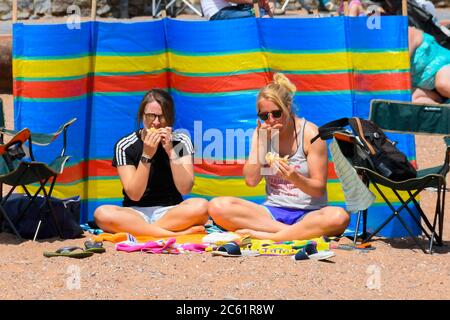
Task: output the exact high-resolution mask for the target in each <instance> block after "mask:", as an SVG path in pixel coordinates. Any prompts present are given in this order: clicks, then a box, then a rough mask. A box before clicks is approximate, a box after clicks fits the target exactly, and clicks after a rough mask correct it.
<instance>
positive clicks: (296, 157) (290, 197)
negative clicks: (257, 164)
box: [264, 118, 328, 210]
mask: <svg viewBox="0 0 450 320" xmlns="http://www.w3.org/2000/svg"><path fill="white" fill-rule="evenodd" d="M305 126H306V120H305V119H304V118H302V125H301V128H300V130H299V132H298V133H297V150H296V152H295V153H294V154H293V155H291V156H290V157H289V158H288V159H289V165H291V166H294V167H295V168H296V169H297V172H299V173H300V174H301V175H302V176H304V177H307V178H309V168H308V163H307V161H306V156H305V153H304V151H303V136H304V131H305ZM275 152H277V150H275ZM265 179H266V194H267V198H266V201H265V202H264V204H265V205H268V206H274V207H285V208H298V209H305V210H316V209H320V208H323V207H325V206H326V205H327V199H328V197H327V193H326V192H325V194H324V195H323V196H322V197H319V198H315V197H311V196H310V195H308V194H306V193H304V192H303V191H302V190H300V189H298V188H296V187H295V186H294V184H293V183H291V182H289V181H287V180H284V179H282V178H279V177H277V176H276V175H267V176H265Z"/></svg>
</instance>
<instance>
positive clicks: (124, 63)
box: [95, 53, 168, 72]
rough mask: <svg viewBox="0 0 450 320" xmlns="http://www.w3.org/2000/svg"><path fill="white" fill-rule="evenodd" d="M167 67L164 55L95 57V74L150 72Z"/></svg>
mask: <svg viewBox="0 0 450 320" xmlns="http://www.w3.org/2000/svg"><path fill="white" fill-rule="evenodd" d="M167 66H168V64H167V58H166V54H165V53H162V54H156V55H151V56H96V57H95V72H152V71H157V70H161V69H165V68H167Z"/></svg>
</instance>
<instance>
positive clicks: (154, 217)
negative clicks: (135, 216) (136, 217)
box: [128, 206, 176, 223]
mask: <svg viewBox="0 0 450 320" xmlns="http://www.w3.org/2000/svg"><path fill="white" fill-rule="evenodd" d="M174 207H176V206H168V207H162V206H154V207H128V208H130V209H133V210H134V211H136V212H137V213H139V214H140V216H141V217H142V218H143V219H144V220H145V221H146V222H148V223H155V222H156V221H158V220H159V219H161V218H162V217H164V215H165V214H166V213H167V211H169V210H170V209H172V208H174Z"/></svg>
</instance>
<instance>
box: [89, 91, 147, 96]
mask: <svg viewBox="0 0 450 320" xmlns="http://www.w3.org/2000/svg"><path fill="white" fill-rule="evenodd" d="M147 92H148V91H120V92H103V91H98V92H94V93H92V96H94V97H129V96H143V95H145V94H146V93H147Z"/></svg>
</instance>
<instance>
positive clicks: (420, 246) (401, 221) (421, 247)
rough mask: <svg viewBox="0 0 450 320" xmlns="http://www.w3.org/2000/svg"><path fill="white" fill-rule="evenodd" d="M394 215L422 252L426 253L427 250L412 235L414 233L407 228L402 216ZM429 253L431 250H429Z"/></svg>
mask: <svg viewBox="0 0 450 320" xmlns="http://www.w3.org/2000/svg"><path fill="white" fill-rule="evenodd" d="M396 217H397V218H398V220H399V221H400V223H401V224H402V225H403V228H405V230H406V231H407V232H408V233H409V235H410V236H411V238H412V239H413V240H414V242H415V243H416V244H417V245H418V246H419V248H420V249H422V251H423V252H424V253H427V250H426V249H425V248H424V247H423V246H422V245H421V244H420V242H419V241H418V240H417V238H416V237H415V236H414V234H413V233H412V231H411V230H410V229H409V227H408V225H407V224H406V223H405V221H403V218H402V217H401V216H400V214H398V212H397V214H396ZM430 254H431V252H430Z"/></svg>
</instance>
